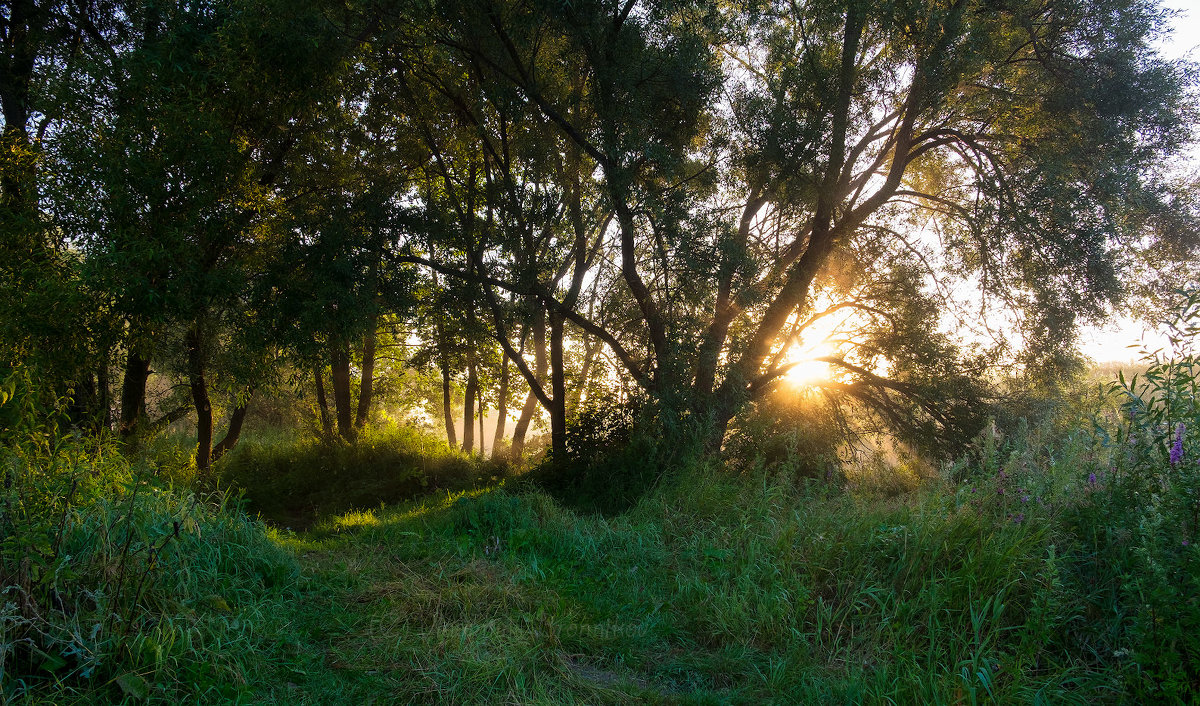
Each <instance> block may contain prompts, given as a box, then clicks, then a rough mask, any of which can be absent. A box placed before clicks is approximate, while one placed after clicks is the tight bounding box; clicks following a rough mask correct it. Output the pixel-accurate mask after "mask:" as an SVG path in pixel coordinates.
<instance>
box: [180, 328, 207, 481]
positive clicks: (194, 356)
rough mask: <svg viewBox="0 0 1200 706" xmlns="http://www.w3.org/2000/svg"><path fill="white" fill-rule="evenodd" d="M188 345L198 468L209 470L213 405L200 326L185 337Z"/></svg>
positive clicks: (189, 381)
mask: <svg viewBox="0 0 1200 706" xmlns="http://www.w3.org/2000/svg"><path fill="white" fill-rule="evenodd" d="M185 343H186V345H187V365H188V385H189V387H190V388H191V390H192V406H193V407H194V408H195V410H196V468H198V469H199V470H201V471H205V470H208V467H209V466H210V465H212V437H213V421H212V403H211V402H209V399H208V380H206V379H205V360H204V339H203V336H202V335H201V332H200V324H194V325H193V326H192V327H191V328H190V329H188V332H187V334H186V335H185Z"/></svg>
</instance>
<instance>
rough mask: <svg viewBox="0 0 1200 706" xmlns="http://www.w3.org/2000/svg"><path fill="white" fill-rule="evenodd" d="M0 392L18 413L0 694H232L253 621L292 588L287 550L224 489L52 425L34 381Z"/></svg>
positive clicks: (9, 462) (251, 641)
mask: <svg viewBox="0 0 1200 706" xmlns="http://www.w3.org/2000/svg"><path fill="white" fill-rule="evenodd" d="M10 380H11V378H10ZM6 397H7V399H5V401H4V404H3V405H0V411H3V412H10V411H11V408H12V407H14V406H15V407H16V408H17V409H18V410H19V414H21V415H22V417H23V418H24V420H25V421H24V422H23V425H22V426H18V427H13V426H12V425H10V426H9V427H8V433H7V434H6V436H5V438H4V444H3V446H2V447H0V473H2V474H3V489H2V490H0V538H2V540H0V592H2V593H0V694H3V698H4V700H5V701H6V702H10V703H18V702H22V701H29V700H32V701H40V700H41V697H40V696H39V695H41V694H46V693H56V694H59V695H60V696H67V695H70V696H72V697H78V696H79V695H81V694H89V695H90V696H89V697H88V698H92V699H95V700H97V701H100V702H114V701H118V700H121V699H130V700H134V701H144V700H146V699H151V700H154V701H159V702H179V701H192V700H200V701H213V700H234V699H236V698H238V697H239V694H240V693H241V692H243V691H244V684H245V683H246V678H247V677H246V671H245V668H246V661H245V660H244V658H243V657H242V656H241V655H239V651H241V652H244V653H246V654H250V655H257V654H258V653H259V651H260V650H261V649H262V648H263V646H264V645H263V643H262V642H261V641H260V640H259V638H258V637H257V636H256V634H255V632H254V629H253V626H254V624H255V623H256V621H257V620H259V619H260V616H261V614H262V612H263V611H266V610H269V608H268V606H271V605H273V604H274V603H275V602H276V601H278V600H280V599H281V598H282V597H283V596H285V595H286V594H287V593H288V592H289V591H290V590H291V586H292V584H293V582H294V580H295V577H296V570H297V567H296V564H295V563H294V561H293V560H292V558H291V557H289V556H287V555H286V554H284V553H283V552H281V551H280V550H279V548H278V547H276V546H274V545H273V544H271V543H270V542H269V541H267V539H266V537H265V535H264V533H263V529H262V527H261V526H260V525H257V524H255V523H254V522H252V521H250V520H249V519H248V518H247V517H246V516H245V515H244V514H243V513H242V512H241V511H240V510H239V509H238V508H237V507H236V505H233V504H231V503H230V502H229V500H228V498H227V496H225V495H223V494H216V495H207V496H201V495H197V494H195V493H192V492H188V491H186V490H179V489H174V488H171V487H170V486H167V485H163V484H161V483H160V482H159V481H158V479H156V478H155V477H154V475H153V473H152V472H151V471H150V469H149V468H148V467H145V466H137V465H131V464H130V463H128V462H127V461H126V460H125V459H123V458H122V457H121V456H120V454H119V453H117V451H116V450H115V448H114V447H113V445H112V444H110V443H108V442H106V441H104V440H95V439H87V438H82V437H80V436H78V435H76V434H59V433H56V431H55V429H54V427H53V426H52V425H48V424H47V423H46V421H45V420H46V416H47V413H53V412H54V410H53V409H46V408H42V407H40V406H39V405H38V403H36V402H35V401H31V400H33V399H36V393H34V392H29V391H27V392H26V394H25V395H24V397H22V396H21V395H18V396H17V397H11V396H6ZM30 414H32V417H30V416H28V415H30ZM39 420H40V421H39ZM14 428H17V429H21V430H22V432H21V433H20V434H16V433H13V429H14ZM239 685H241V686H239Z"/></svg>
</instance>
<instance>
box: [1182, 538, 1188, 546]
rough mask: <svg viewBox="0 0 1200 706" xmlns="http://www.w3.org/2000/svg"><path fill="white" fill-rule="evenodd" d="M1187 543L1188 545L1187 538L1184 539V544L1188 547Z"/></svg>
mask: <svg viewBox="0 0 1200 706" xmlns="http://www.w3.org/2000/svg"><path fill="white" fill-rule="evenodd" d="M1187 545H1188V541H1187V540H1186V539H1185V540H1183V546H1185V547H1186V546H1187Z"/></svg>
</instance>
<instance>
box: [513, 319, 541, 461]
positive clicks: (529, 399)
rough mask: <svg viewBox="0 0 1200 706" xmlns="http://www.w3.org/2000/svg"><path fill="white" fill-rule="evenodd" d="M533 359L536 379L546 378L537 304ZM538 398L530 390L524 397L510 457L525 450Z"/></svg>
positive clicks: (517, 456)
mask: <svg viewBox="0 0 1200 706" xmlns="http://www.w3.org/2000/svg"><path fill="white" fill-rule="evenodd" d="M533 360H534V368H535V370H534V373H535V375H536V377H537V379H538V380H545V379H546V367H547V364H546V311H545V309H543V308H541V306H538V308H537V310H536V311H535V313H534V319H533ZM537 406H538V399H537V396H536V395H534V394H533V391H532V390H530V392H529V394H528V395H526V397H525V406H524V407H522V408H521V416H520V417H519V418H518V419H517V426H516V427H515V428H514V429H513V440H512V458H513V460H514V461H520V460H521V454H523V453H524V452H525V434H526V433H527V432H528V431H529V423H530V422H531V421H533V413H534V412H535V411H537Z"/></svg>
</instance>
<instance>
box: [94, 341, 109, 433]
mask: <svg viewBox="0 0 1200 706" xmlns="http://www.w3.org/2000/svg"><path fill="white" fill-rule="evenodd" d="M108 355H109V354H108V352H106V353H105V354H104V358H103V360H102V362H101V363H100V369H99V370H98V371H96V385H97V386H98V387H99V393H100V399H99V401H98V404H99V405H100V428H101V429H103V430H105V431H111V430H112V409H111V408H110V400H109V395H110V394H111V390H109V384H110V380H109V379H108Z"/></svg>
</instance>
